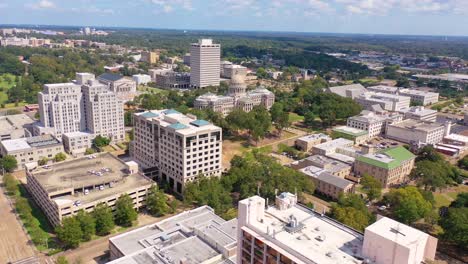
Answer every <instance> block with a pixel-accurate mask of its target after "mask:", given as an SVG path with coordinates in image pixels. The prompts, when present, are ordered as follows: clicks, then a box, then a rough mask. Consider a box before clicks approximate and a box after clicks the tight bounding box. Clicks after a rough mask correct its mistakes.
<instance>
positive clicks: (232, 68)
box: [221, 61, 247, 79]
mask: <svg viewBox="0 0 468 264" xmlns="http://www.w3.org/2000/svg"><path fill="white" fill-rule="evenodd" d="M234 75H242V76H246V75H247V68H246V67H244V66H241V65H237V64H233V63H232V62H229V61H222V62H221V77H223V78H228V79H231V78H232V77H233V76H234Z"/></svg>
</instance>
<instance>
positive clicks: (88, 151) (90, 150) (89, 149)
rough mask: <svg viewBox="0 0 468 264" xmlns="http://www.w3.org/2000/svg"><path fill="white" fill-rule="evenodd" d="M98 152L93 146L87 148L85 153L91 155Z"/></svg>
mask: <svg viewBox="0 0 468 264" xmlns="http://www.w3.org/2000/svg"><path fill="white" fill-rule="evenodd" d="M94 153H96V151H95V150H94V149H93V148H87V149H86V151H85V155H91V154H94Z"/></svg>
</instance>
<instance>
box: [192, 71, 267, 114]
mask: <svg viewBox="0 0 468 264" xmlns="http://www.w3.org/2000/svg"><path fill="white" fill-rule="evenodd" d="M274 103H275V95H274V94H273V93H272V92H270V91H269V90H267V89H266V88H262V87H258V88H256V89H254V90H252V91H249V92H247V85H246V84H245V81H244V76H243V75H235V76H234V77H232V79H231V81H230V84H229V91H228V94H227V95H224V96H218V95H215V94H212V93H207V94H204V95H201V96H199V97H197V98H196V99H195V102H194V107H195V108H196V109H211V110H213V111H215V112H218V113H221V114H223V115H228V114H229V113H230V112H231V111H232V110H234V109H241V110H243V111H245V112H249V111H251V110H252V109H253V108H254V107H255V106H259V105H261V106H263V107H265V108H266V109H270V108H271V107H272V106H273V104H274Z"/></svg>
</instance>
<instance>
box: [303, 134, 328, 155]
mask: <svg viewBox="0 0 468 264" xmlns="http://www.w3.org/2000/svg"><path fill="white" fill-rule="evenodd" d="M331 140H332V138H331V137H329V136H328V135H326V134H321V133H320V134H312V135H307V136H303V137H300V138H298V139H296V141H294V145H295V146H296V148H298V149H299V150H301V151H305V152H309V151H310V150H311V149H312V147H313V146H315V145H318V144H322V143H325V142H327V141H331Z"/></svg>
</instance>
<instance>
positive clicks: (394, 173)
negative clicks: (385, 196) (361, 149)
mask: <svg viewBox="0 0 468 264" xmlns="http://www.w3.org/2000/svg"><path fill="white" fill-rule="evenodd" d="M415 158H416V157H415V156H414V155H413V154H412V153H411V152H409V151H408V150H406V149H405V148H404V147H396V148H391V149H385V150H384V151H381V152H377V153H369V154H365V155H362V156H358V157H357V158H356V162H355V164H354V173H355V174H356V175H357V176H363V175H365V174H367V175H371V176H372V177H374V178H376V179H377V180H379V181H380V183H381V185H382V187H383V188H388V187H390V186H393V185H396V184H400V183H403V182H406V181H407V180H408V175H409V174H410V173H411V170H412V169H413V167H414V160H415Z"/></svg>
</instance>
